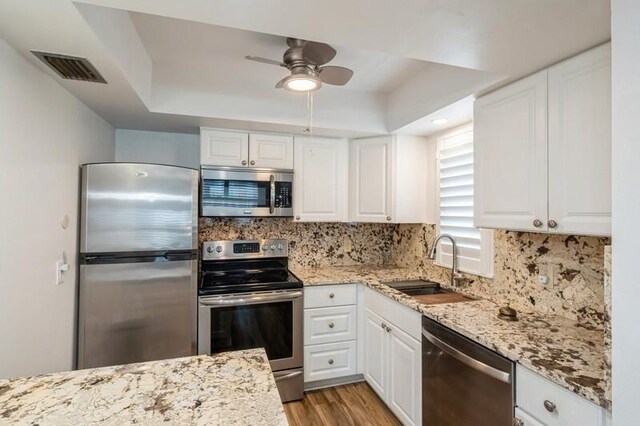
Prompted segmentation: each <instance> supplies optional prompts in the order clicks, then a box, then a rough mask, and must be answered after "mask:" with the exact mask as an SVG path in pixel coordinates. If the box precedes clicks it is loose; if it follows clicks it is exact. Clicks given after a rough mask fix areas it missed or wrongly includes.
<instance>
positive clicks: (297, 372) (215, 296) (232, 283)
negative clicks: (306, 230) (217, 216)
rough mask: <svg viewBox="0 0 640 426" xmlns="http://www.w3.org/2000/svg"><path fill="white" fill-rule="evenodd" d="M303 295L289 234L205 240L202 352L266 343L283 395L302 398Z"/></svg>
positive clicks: (200, 309) (200, 318) (200, 301)
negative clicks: (293, 270)
mask: <svg viewBox="0 0 640 426" xmlns="http://www.w3.org/2000/svg"><path fill="white" fill-rule="evenodd" d="M302 295H303V293H302V282H301V281H300V280H299V279H298V278H296V277H295V276H294V275H293V274H291V273H290V272H289V269H288V241H287V240H252V241H238V240H236V241H207V242H205V243H203V245H202V265H201V276H200V285H199V289H198V353H199V354H212V353H218V352H226V351H234V350H240V349H249V348H258V347H263V348H265V350H266V352H267V356H268V357H269V360H270V363H271V369H272V370H273V374H274V376H275V379H276V383H277V385H278V390H279V391H280V397H281V398H282V401H283V402H285V401H292V400H296V399H301V398H302V397H303V387H304V377H303V341H302V339H303V337H302V333H303V331H302V320H303V303H302Z"/></svg>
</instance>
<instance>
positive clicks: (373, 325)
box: [362, 309, 389, 401]
mask: <svg viewBox="0 0 640 426" xmlns="http://www.w3.org/2000/svg"><path fill="white" fill-rule="evenodd" d="M383 324H385V322H384V320H383V319H382V318H380V317H379V316H378V315H376V314H374V313H373V312H371V311H370V310H368V309H365V311H364V330H363V338H364V346H363V349H364V356H363V360H364V366H363V369H362V370H363V374H364V378H365V380H366V381H367V383H369V386H371V388H372V389H373V390H374V391H375V392H376V393H377V394H378V396H379V397H380V398H381V399H382V400H383V401H386V399H387V369H388V366H389V359H388V348H387V345H388V339H389V338H388V336H387V331H386V329H385V328H384V325H383Z"/></svg>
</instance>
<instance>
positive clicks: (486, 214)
mask: <svg viewBox="0 0 640 426" xmlns="http://www.w3.org/2000/svg"><path fill="white" fill-rule="evenodd" d="M473 130H474V137H475V139H474V175H475V176H474V184H475V188H474V190H475V194H474V195H475V196H474V210H475V214H474V217H475V225H476V226H477V227H479V228H505V229H520V230H529V231H533V230H539V229H541V227H542V226H543V224H542V221H543V220H544V219H545V217H546V216H547V71H541V72H539V73H536V74H534V75H531V76H529V77H527V78H525V79H523V80H520V81H517V82H515V83H513V84H511V85H509V86H506V87H504V88H502V89H500V90H498V91H496V92H493V93H491V94H489V95H487V96H484V97H482V98H479V99H478V100H477V101H476V102H475V106H474V129H473ZM536 220H539V221H540V226H535V225H536V224H538V222H536ZM534 222H535V223H534ZM545 226H546V225H545Z"/></svg>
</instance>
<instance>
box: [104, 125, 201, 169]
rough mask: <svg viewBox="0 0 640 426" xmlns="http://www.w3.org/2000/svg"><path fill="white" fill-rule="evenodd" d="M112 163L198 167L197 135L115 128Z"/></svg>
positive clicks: (198, 140) (198, 145)
mask: <svg viewBox="0 0 640 426" xmlns="http://www.w3.org/2000/svg"><path fill="white" fill-rule="evenodd" d="M116 161H131V162H140V163H156V164H169V165H173V166H183V167H191V168H193V169H198V168H200V136H199V135H197V134H189V133H166V132H147V131H143V130H128V129H116Z"/></svg>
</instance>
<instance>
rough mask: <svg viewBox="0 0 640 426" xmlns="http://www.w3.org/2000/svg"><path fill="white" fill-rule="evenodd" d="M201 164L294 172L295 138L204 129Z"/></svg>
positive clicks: (201, 135)
mask: <svg viewBox="0 0 640 426" xmlns="http://www.w3.org/2000/svg"><path fill="white" fill-rule="evenodd" d="M200 164H202V165H205V166H227V167H256V168H267V169H286V170H291V169H293V136H287V135H270V134H259V133H250V134H249V133H242V132H232V131H224V130H215V129H207V128H201V129H200Z"/></svg>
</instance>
